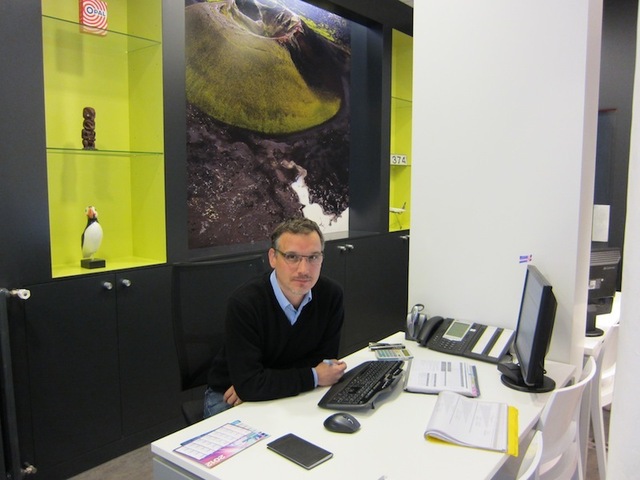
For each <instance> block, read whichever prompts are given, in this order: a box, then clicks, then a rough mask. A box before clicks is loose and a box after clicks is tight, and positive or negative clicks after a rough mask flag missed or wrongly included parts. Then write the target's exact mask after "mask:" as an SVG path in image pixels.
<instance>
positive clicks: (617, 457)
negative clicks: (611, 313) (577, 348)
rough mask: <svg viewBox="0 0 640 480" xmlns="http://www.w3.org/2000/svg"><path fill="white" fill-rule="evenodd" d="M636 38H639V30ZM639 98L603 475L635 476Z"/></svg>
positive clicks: (639, 357) (639, 73)
mask: <svg viewBox="0 0 640 480" xmlns="http://www.w3.org/2000/svg"><path fill="white" fill-rule="evenodd" d="M637 39H638V40H640V29H639V31H638V36H637ZM639 88H640V41H639V42H638V45H637V46H636V73H635V88H634V90H635V92H638V90H639ZM639 119H640V97H638V95H635V96H634V99H633V121H632V125H631V147H630V155H629V175H628V187H627V218H626V222H625V240H624V258H623V263H622V291H623V301H622V305H621V310H620V339H619V343H618V358H617V362H616V383H615V389H614V392H613V404H612V406H611V422H610V427H609V428H610V430H609V463H608V466H607V477H608V478H612V479H615V480H618V479H621V480H623V479H635V478H638V470H640V457H639V456H638V447H637V444H638V440H637V438H638V431H640V416H639V415H638V396H639V395H640V382H638V366H639V365H640V328H639V327H640V297H639V296H638V292H640V209H638V205H640V120H639Z"/></svg>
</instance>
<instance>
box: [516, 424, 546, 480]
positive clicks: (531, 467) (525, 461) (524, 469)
mask: <svg viewBox="0 0 640 480" xmlns="http://www.w3.org/2000/svg"><path fill="white" fill-rule="evenodd" d="M543 447H544V441H543V439H542V432H540V431H537V432H535V434H534V435H533V438H532V439H531V443H529V446H528V447H527V451H526V452H525V454H524V456H523V458H522V463H521V464H520V468H519V469H518V474H517V476H516V480H538V479H539V478H540V460H541V459H542V449H543Z"/></svg>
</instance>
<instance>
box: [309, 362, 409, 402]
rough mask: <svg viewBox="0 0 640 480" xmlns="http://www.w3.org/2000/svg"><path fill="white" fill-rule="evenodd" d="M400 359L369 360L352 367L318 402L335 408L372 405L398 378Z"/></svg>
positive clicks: (394, 384)
mask: <svg viewBox="0 0 640 480" xmlns="http://www.w3.org/2000/svg"><path fill="white" fill-rule="evenodd" d="M403 364H404V362H402V361H385V360H371V361H368V362H364V363H362V364H360V365H358V366H357V367H354V368H352V369H351V370H349V371H347V373H345V374H344V376H343V377H342V379H341V380H340V381H339V382H338V383H336V384H335V385H333V386H332V387H331V388H330V389H329V391H328V392H327V393H325V395H324V396H323V397H322V399H320V402H318V405H319V406H320V407H323V408H330V409H335V410H355V409H362V408H367V407H371V408H373V407H374V401H376V400H377V398H378V396H379V395H380V394H382V393H387V392H391V390H393V388H394V387H395V386H396V384H397V383H398V381H399V380H400V378H402V373H403V370H402V365H403Z"/></svg>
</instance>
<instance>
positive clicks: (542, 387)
mask: <svg viewBox="0 0 640 480" xmlns="http://www.w3.org/2000/svg"><path fill="white" fill-rule="evenodd" d="M498 370H499V371H500V372H501V373H502V375H501V376H500V381H501V382H502V383H503V384H504V385H506V386H507V387H509V388H513V389H514V390H518V391H519V392H531V393H544V392H550V391H551V390H553V389H554V388H556V382H555V381H554V380H553V379H552V378H549V377H547V376H546V375H545V376H543V378H542V383H540V384H536V385H527V384H526V383H524V379H523V378H522V373H521V372H520V366H519V365H518V364H517V363H513V362H500V363H498Z"/></svg>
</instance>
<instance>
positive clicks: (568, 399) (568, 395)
mask: <svg viewBox="0 0 640 480" xmlns="http://www.w3.org/2000/svg"><path fill="white" fill-rule="evenodd" d="M595 374H596V362H595V360H594V358H593V357H589V359H588V360H587V362H586V364H585V366H584V368H583V369H582V375H581V378H580V380H579V381H578V382H576V383H575V384H573V385H570V386H568V387H563V388H558V389H556V390H554V391H553V392H552V393H551V395H550V397H549V399H548V400H547V404H546V405H545V407H544V409H543V410H542V414H541V415H540V420H539V422H538V430H540V431H541V432H542V441H543V445H544V446H543V449H542V450H543V452H542V459H541V465H542V467H541V471H542V474H541V478H544V475H543V474H544V472H545V469H547V468H548V466H549V464H551V463H553V464H554V466H553V471H554V473H553V474H551V475H549V476H550V477H551V478H554V479H560V478H567V477H564V472H569V473H570V474H573V472H574V471H575V468H576V466H577V465H578V464H579V463H580V462H581V459H580V453H579V452H580V448H579V442H580V438H579V431H578V430H579V417H580V407H581V405H582V398H583V393H584V390H585V388H587V386H589V384H590V383H591V382H592V381H593V379H594V377H595ZM556 462H557V463H556ZM556 467H557V468H556ZM560 471H561V472H563V473H562V474H561V473H560ZM568 478H571V477H570V475H569V477H568Z"/></svg>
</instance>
